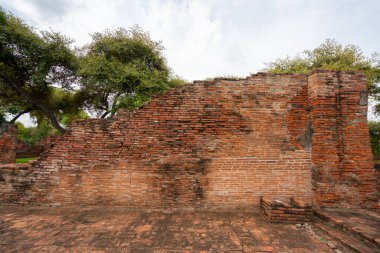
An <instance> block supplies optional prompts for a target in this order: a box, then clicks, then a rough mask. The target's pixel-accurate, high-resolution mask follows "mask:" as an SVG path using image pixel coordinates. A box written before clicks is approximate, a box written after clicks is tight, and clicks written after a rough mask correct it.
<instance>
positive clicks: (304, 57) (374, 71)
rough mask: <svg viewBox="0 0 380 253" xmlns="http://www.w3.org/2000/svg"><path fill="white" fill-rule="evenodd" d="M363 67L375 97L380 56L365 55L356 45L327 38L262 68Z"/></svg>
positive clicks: (277, 70) (304, 70) (300, 70)
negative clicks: (299, 52) (310, 48)
mask: <svg viewBox="0 0 380 253" xmlns="http://www.w3.org/2000/svg"><path fill="white" fill-rule="evenodd" d="M318 68H322V69H331V70H363V71H364V73H365V74H366V75H367V78H368V81H369V92H370V94H371V95H372V96H374V97H375V98H376V97H377V96H378V94H380V90H379V89H378V88H377V87H376V83H378V82H379V81H380V55H379V54H378V53H374V54H373V55H372V56H371V57H365V56H364V55H363V52H362V50H361V49H360V48H359V47H358V46H355V45H350V44H349V45H345V46H343V45H342V44H340V43H338V42H337V41H335V40H332V39H327V40H326V41H325V42H324V43H322V44H321V45H319V46H318V47H317V48H315V49H313V50H305V51H303V52H302V53H301V54H298V55H296V56H295V57H289V56H288V57H286V58H285V59H277V60H275V61H273V62H270V63H268V64H267V68H266V69H265V70H266V71H268V72H273V73H310V72H311V71H312V70H314V69H318Z"/></svg>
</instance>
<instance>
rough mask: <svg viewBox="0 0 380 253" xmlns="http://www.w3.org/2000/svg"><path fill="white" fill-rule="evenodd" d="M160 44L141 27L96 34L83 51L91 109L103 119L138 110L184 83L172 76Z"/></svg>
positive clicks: (85, 87) (83, 76)
mask: <svg viewBox="0 0 380 253" xmlns="http://www.w3.org/2000/svg"><path fill="white" fill-rule="evenodd" d="M162 51H163V47H162V45H161V43H160V42H156V41H153V40H152V39H151V38H150V36H149V34H148V33H146V32H143V31H142V30H141V29H140V28H139V27H138V26H134V27H132V28H130V29H123V28H120V29H116V30H113V31H110V30H108V31H106V32H104V33H95V34H93V35H92V42H91V43H90V44H89V45H87V46H85V47H84V48H83V49H82V52H81V57H80V71H79V73H80V75H81V84H82V92H83V93H84V94H86V96H88V100H87V106H88V107H90V108H93V109H95V111H96V112H97V113H98V115H99V116H100V117H101V118H105V117H107V116H112V115H114V114H116V113H117V111H118V110H119V109H121V108H130V109H132V108H136V107H138V106H140V105H141V104H142V103H143V102H145V101H147V100H148V99H149V98H151V97H152V96H153V95H154V94H156V93H158V92H162V91H165V90H166V89H168V88H170V87H173V86H175V85H178V84H181V83H183V81H182V80H181V79H179V78H178V77H172V76H171V72H170V69H169V67H168V66H167V63H166V59H165V57H164V56H163V54H162Z"/></svg>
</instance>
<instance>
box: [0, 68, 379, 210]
mask: <svg viewBox="0 0 380 253" xmlns="http://www.w3.org/2000/svg"><path fill="white" fill-rule="evenodd" d="M334 73H335V72H334ZM335 74H336V75H337V73H335ZM330 75H333V73H332V72H331V73H330V72H318V73H315V74H313V75H312V76H310V77H308V76H307V75H287V74H285V75H275V74H264V73H259V74H256V75H253V76H250V77H247V78H246V79H217V80H214V81H199V82H195V83H194V84H188V85H184V86H181V87H178V88H176V89H173V90H171V91H169V92H167V93H165V94H162V95H160V96H157V97H156V98H155V99H153V100H152V101H150V102H149V103H147V104H146V105H144V106H143V107H142V108H140V109H138V110H136V111H134V112H130V113H128V112H124V113H121V114H119V115H118V116H115V117H114V118H112V119H107V120H99V119H90V120H81V121H77V122H75V123H74V124H73V125H72V126H71V127H70V131H68V132H67V133H66V134H65V135H64V136H63V137H61V138H59V139H58V140H57V141H56V142H55V145H54V147H52V148H51V149H50V150H48V151H47V152H45V153H44V154H43V155H42V157H41V158H40V159H39V160H38V161H37V162H35V163H34V164H32V165H31V166H30V167H29V168H28V169H26V171H28V173H27V174H28V177H27V182H28V185H29V186H28V189H27V191H24V192H22V194H21V195H17V194H14V195H10V194H8V193H7V190H6V189H11V188H12V187H13V185H12V182H11V180H8V181H7V180H5V181H2V182H3V183H1V182H0V194H2V195H0V196H8V197H7V198H5V197H0V199H2V202H16V203H17V202H20V201H21V202H23V203H25V202H29V203H31V202H33V203H41V204H56V205H59V204H62V205H78V204H93V205H110V204H115V205H116V204H120V205H131V206H149V207H167V206H190V207H225V208H229V207H231V208H245V207H252V206H258V205H259V199H260V196H264V197H273V196H278V197H284V198H289V197H295V198H297V199H300V200H303V201H305V202H307V203H311V202H312V201H313V193H312V176H311V171H312V170H311V168H312V167H313V172H314V181H313V186H314V190H315V191H316V194H315V199H316V200H315V201H314V202H315V203H318V204H322V205H324V204H325V203H327V201H326V200H327V199H330V198H331V196H329V195H328V190H325V189H324V188H323V187H325V186H326V185H329V186H328V187H332V186H331V185H332V184H333V182H332V181H328V180H325V179H324V178H323V175H324V169H323V168H324V166H325V165H324V162H323V161H322V160H323V159H324V158H325V157H323V155H322V154H319V152H322V153H323V152H324V151H323V150H324V149H325V148H328V147H330V145H331V146H333V147H338V146H339V145H343V144H342V142H341V139H342V138H343V139H344V138H345V136H348V135H349V134H348V133H349V132H350V131H352V128H354V129H355V130H354V131H357V130H358V129H359V131H361V140H363V141H366V142H365V143H364V144H360V145H359V146H355V148H354V147H353V145H354V144H353V143H352V142H347V144H346V146H345V147H346V149H347V150H348V149H349V150H350V152H348V151H344V152H343V151H342V150H341V149H339V150H340V151H339V152H341V153H339V154H342V156H340V157H341V158H340V159H341V161H345V159H346V158H347V159H350V161H351V160H355V161H356V163H355V166H354V167H355V168H356V167H357V166H362V165H364V164H366V165H367V167H366V169H365V171H366V172H368V171H371V168H370V166H371V164H370V163H369V162H368V160H366V159H367V158H366V157H367V155H361V153H362V151H364V152H366V151H367V149H369V139H368V129H367V128H366V127H365V126H364V125H363V124H361V125H360V124H359V123H358V124H359V125H360V127H359V125H357V124H356V123H355V124H353V125H352V124H351V123H350V124H349V123H347V125H345V127H343V126H341V127H340V128H339V129H342V131H341V132H342V133H343V132H344V131H347V134H346V135H344V137H343V135H340V136H341V137H339V138H338V139H334V140H330V139H329V138H328V137H323V138H325V139H323V138H322V140H326V142H327V143H324V141H319V137H320V136H325V135H326V134H327V135H329V134H330V132H332V133H331V134H332V135H334V134H337V133H338V132H339V131H340V130H339V131H338V130H337V128H336V129H335V128H334V129H333V128H331V129H330V128H329V127H330V126H329V125H325V124H324V123H323V122H324V121H323V120H322V119H323V118H324V116H323V115H324V113H325V112H322V111H323V110H325V109H323V110H322V109H319V107H318V106H320V105H321V103H322V104H325V102H320V101H325V100H324V99H323V98H321V100H320V94H322V93H323V92H322V91H319V90H318V89H319V87H318V85H321V86H323V88H324V89H328V87H329V83H328V82H326V80H327V79H328V78H329V76H330ZM339 75H340V76H341V78H343V77H344V76H345V75H346V77H345V78H348V79H350V78H352V79H350V80H356V79H355V78H358V79H357V80H359V81H357V83H355V84H352V83H351V86H352V85H353V86H355V85H359V86H358V87H356V86H355V87H356V88H355V89H357V91H358V92H359V93H360V94H364V93H363V92H362V91H363V90H365V87H364V86H363V83H364V82H365V80H364V79H362V76H361V74H357V73H347V74H343V73H340V74H339ZM342 80H344V79H342ZM350 80H347V82H348V83H350V82H351V81H350ZM348 83H347V87H348V88H349V87H351V86H350V84H348ZM364 84H365V83H364ZM325 86H326V87H325ZM339 92H340V91H338V92H337V93H339ZM310 93H311V95H310ZM334 94H335V93H334ZM347 94H350V96H354V95H352V94H353V93H352V92H351V91H349V92H348V93H347ZM355 94H356V93H355ZM355 96H356V95H355ZM341 97H342V98H343V97H344V96H343V95H342V96H341ZM355 99H356V97H355ZM326 101H328V100H326ZM331 101H332V100H331ZM349 101H351V102H352V103H353V104H354V103H356V102H358V103H359V102H360V101H361V100H360V101H356V100H355V101H356V102H354V101H353V100H349ZM362 102H363V101H362ZM340 104H342V106H341V107H339V110H340V111H342V112H343V111H344V110H346V111H347V112H346V114H347V117H348V116H350V117H352V119H348V118H347V117H346V116H344V117H343V116H339V115H337V110H335V111H334V113H335V114H334V116H332V114H331V115H330V114H329V112H328V111H326V112H327V114H326V120H327V121H329V120H333V119H334V117H335V118H337V117H338V118H339V117H341V118H342V119H343V118H344V119H345V122H351V121H353V122H356V120H358V119H359V121H360V120H363V118H360V117H361V116H360V117H359V116H358V114H360V112H356V111H352V108H353V107H354V105H349V104H348V105H349V106H348V105H347V107H344V106H343V103H340ZM355 106H356V104H355ZM323 108H324V107H323ZM326 108H327V106H326ZM344 108H346V109H344ZM355 108H356V107H355ZM357 108H358V110H362V109H363V108H366V105H358V106H357ZM355 110H356V109H355ZM340 111H339V112H340ZM331 113H332V112H331ZM351 113H352V115H351ZM364 117H365V116H364ZM321 120H322V121H321ZM342 122H343V121H342ZM364 123H365V122H364ZM329 124H330V123H329ZM350 127H351V128H350ZM366 131H367V132H366ZM313 133H314V137H313V138H312V135H313ZM334 136H335V135H334ZM316 137H318V138H316ZM366 138H367V139H366ZM347 141H348V140H347ZM367 144H368V146H366V145H367ZM355 145H356V144H355ZM325 146H326V147H325ZM339 147H340V146H339ZM312 149H313V152H312V151H311V150H312ZM346 149H345V150H346ZM326 150H327V151H326V152H327V153H329V152H330V151H329V150H328V149H326ZM312 153H313V155H312ZM314 153H315V154H314ZM369 154H370V152H369ZM328 159H329V158H328ZM328 159H327V160H328ZM334 159H335V157H334V158H333V159H332V160H331V166H335V167H334V168H336V169H337V170H340V168H343V167H339V168H338V167H337V166H338V163H334V162H335V160H334ZM364 161H366V162H364ZM312 162H314V165H313V164H312ZM341 164H342V165H341V166H346V164H347V166H348V167H344V168H347V170H350V171H351V173H356V172H352V171H353V170H354V167H352V165H351V163H349V162H348V161H345V162H342V163H341ZM312 165H313V166H312ZM372 169H373V168H372ZM10 171H12V170H10V169H8V170H4V172H3V178H10V176H9V173H11V172H10ZM14 173H15V172H13V174H14ZM23 173H26V172H25V171H23ZM347 173H348V172H347ZM363 173H364V172H363ZM371 173H372V171H371ZM16 174H17V173H16ZM364 174H365V173H364ZM315 175H318V176H317V177H315ZM364 177H365V176H364V175H363V176H360V177H359V180H362V179H363V180H364V181H363V182H365V184H367V183H368V187H361V186H360V187H356V188H355V190H357V192H356V193H355V194H357V197H355V199H354V198H352V199H349V198H348V197H347V196H346V195H343V194H341V192H340V195H339V196H337V197H334V198H333V203H335V204H336V203H339V201H341V199H342V198H344V199H345V201H346V203H353V204H355V205H359V204H361V203H362V202H363V203H364V202H365V201H364V199H363V198H362V197H363V196H364V195H365V194H364V195H363V193H364V191H368V194H372V196H373V197H374V196H375V195H376V193H374V190H373V189H372V190H370V187H371V185H370V180H369V181H366V180H367V179H365V178H364ZM344 180H345V179H342V180H341V183H339V185H344ZM13 181H14V180H13ZM1 184H3V185H1ZM334 184H335V182H334ZM334 187H336V186H334ZM12 189H14V187H13V188H12ZM17 189H18V188H17ZM362 189H363V190H362ZM374 189H375V188H374ZM369 191H371V192H369ZM18 196H22V198H20V197H18ZM372 201H373V200H372ZM359 202H360V203H359ZM366 203H367V202H366Z"/></svg>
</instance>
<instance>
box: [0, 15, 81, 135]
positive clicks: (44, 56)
mask: <svg viewBox="0 0 380 253" xmlns="http://www.w3.org/2000/svg"><path fill="white" fill-rule="evenodd" d="M70 43H71V40H69V39H68V38H66V37H64V36H62V35H61V34H59V33H55V32H52V31H51V32H46V31H44V32H41V33H37V32H35V31H34V30H33V28H31V27H29V26H27V25H26V24H25V23H24V22H23V21H22V20H20V19H19V18H17V17H15V16H13V15H12V14H8V13H5V12H4V11H3V10H1V9H0V108H1V109H2V110H3V112H4V111H5V112H6V113H10V114H12V115H14V117H16V118H14V119H13V120H11V122H14V121H15V119H17V117H19V116H21V115H22V114H24V113H28V112H39V113H42V114H43V115H44V117H46V119H48V120H49V122H50V124H51V125H52V126H53V127H55V128H56V129H57V130H59V131H60V132H64V131H65V129H64V128H63V127H62V126H61V124H60V123H59V120H58V115H57V114H59V113H60V112H61V111H62V110H63V108H62V106H63V105H64V103H62V102H63V101H67V99H63V98H62V97H60V96H58V97H59V98H60V99H59V100H55V98H57V93H60V92H59V91H57V88H56V87H57V86H58V87H61V89H66V90H70V89H71V88H72V84H73V83H75V81H76V75H75V70H76V67H77V62H76V55H75V54H74V53H73V51H72V50H71V49H70V47H69V46H70ZM72 93H73V91H72V92H71V95H72ZM67 94H68V93H67ZM71 95H70V97H72V96H71ZM71 101H72V102H73V101H74V100H71ZM75 101H76V102H78V101H80V99H77V100H75ZM70 107H71V108H75V107H76V108H78V106H77V105H75V104H71V105H70ZM65 109H66V110H69V109H68V108H67V107H66V108H65Z"/></svg>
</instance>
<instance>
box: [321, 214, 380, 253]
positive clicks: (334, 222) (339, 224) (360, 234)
mask: <svg viewBox="0 0 380 253" xmlns="http://www.w3.org/2000/svg"><path fill="white" fill-rule="evenodd" d="M314 214H315V216H317V217H318V218H319V219H321V220H323V221H325V222H326V223H328V224H330V225H331V226H333V227H335V228H336V229H338V230H341V231H344V232H346V233H348V234H350V235H353V236H354V237H356V238H357V239H359V240H361V241H363V242H364V243H366V244H369V245H371V246H372V247H374V248H376V249H377V250H378V251H377V252H380V241H379V239H378V238H374V237H373V236H371V235H369V234H366V233H365V232H364V231H361V230H359V229H358V228H357V227H355V226H348V225H347V224H345V223H344V222H343V221H341V220H339V219H336V218H333V217H331V216H329V215H328V214H327V213H325V212H323V210H320V209H315V210H314Z"/></svg>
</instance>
